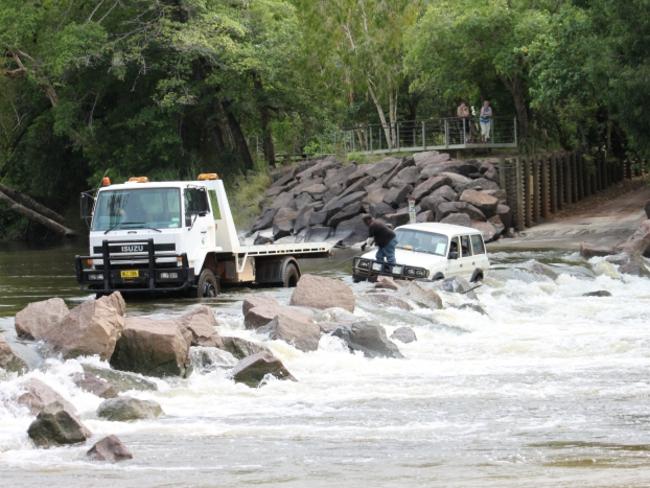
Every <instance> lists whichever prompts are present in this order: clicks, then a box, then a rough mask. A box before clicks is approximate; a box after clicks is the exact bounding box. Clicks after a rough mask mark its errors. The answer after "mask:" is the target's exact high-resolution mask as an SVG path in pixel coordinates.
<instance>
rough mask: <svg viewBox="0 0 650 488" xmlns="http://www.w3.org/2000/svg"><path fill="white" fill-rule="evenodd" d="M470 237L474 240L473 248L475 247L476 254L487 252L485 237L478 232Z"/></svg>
mask: <svg viewBox="0 0 650 488" xmlns="http://www.w3.org/2000/svg"><path fill="white" fill-rule="evenodd" d="M470 239H471V240H472V249H474V254H485V244H483V238H482V237H481V236H480V235H478V234H474V235H472V236H470Z"/></svg>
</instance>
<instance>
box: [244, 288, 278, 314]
mask: <svg viewBox="0 0 650 488" xmlns="http://www.w3.org/2000/svg"><path fill="white" fill-rule="evenodd" d="M259 306H269V307H280V302H278V301H277V300H276V299H275V298H273V297H272V296H271V295H266V294H264V293H255V294H253V295H250V296H247V297H246V298H244V301H243V302H242V305H241V309H242V313H243V314H244V315H246V314H247V313H248V311H249V310H250V309H252V308H255V307H259Z"/></svg>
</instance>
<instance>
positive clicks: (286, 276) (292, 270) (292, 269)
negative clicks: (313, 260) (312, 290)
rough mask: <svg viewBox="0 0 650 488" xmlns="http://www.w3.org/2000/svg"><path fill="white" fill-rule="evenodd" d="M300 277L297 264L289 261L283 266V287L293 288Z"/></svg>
mask: <svg viewBox="0 0 650 488" xmlns="http://www.w3.org/2000/svg"><path fill="white" fill-rule="evenodd" d="M299 279H300V271H298V266H296V265H295V264H294V263H289V264H287V266H286V267H285V268H284V273H282V286H284V287H285V288H293V287H294V286H296V285H297V284H298V280H299Z"/></svg>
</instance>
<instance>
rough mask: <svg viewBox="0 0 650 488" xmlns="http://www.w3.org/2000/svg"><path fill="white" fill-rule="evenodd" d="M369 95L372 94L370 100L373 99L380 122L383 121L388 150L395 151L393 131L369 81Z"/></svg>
mask: <svg viewBox="0 0 650 488" xmlns="http://www.w3.org/2000/svg"><path fill="white" fill-rule="evenodd" d="M368 93H370V98H372V101H373V103H374V104H375V108H376V109H377V115H379V120H380V121H381V126H382V128H383V129H384V134H385V136H386V143H387V144H388V149H393V147H394V140H393V137H392V130H391V127H390V124H389V123H388V122H387V121H386V115H385V114H384V108H383V107H382V106H381V103H380V102H379V99H378V98H377V95H376V94H375V90H374V89H373V88H372V82H371V81H370V80H368Z"/></svg>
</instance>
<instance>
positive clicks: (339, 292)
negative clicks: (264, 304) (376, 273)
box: [291, 274, 355, 312]
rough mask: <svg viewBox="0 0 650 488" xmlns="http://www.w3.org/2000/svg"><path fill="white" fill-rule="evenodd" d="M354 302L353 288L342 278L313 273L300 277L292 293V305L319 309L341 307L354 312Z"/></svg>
mask: <svg viewBox="0 0 650 488" xmlns="http://www.w3.org/2000/svg"><path fill="white" fill-rule="evenodd" d="M354 303H355V298H354V293H353V292H352V288H350V287H349V286H348V285H346V284H345V283H343V282H342V281H341V280H337V279H334V278H326V277H324V276H316V275H311V274H304V275H302V276H301V277H300V280H299V281H298V285H297V286H296V289H295V290H294V291H293V294H292V295H291V305H299V306H304V307H313V308H319V309H325V308H330V307H341V308H344V309H345V310H348V311H350V312H353V311H354Z"/></svg>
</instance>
